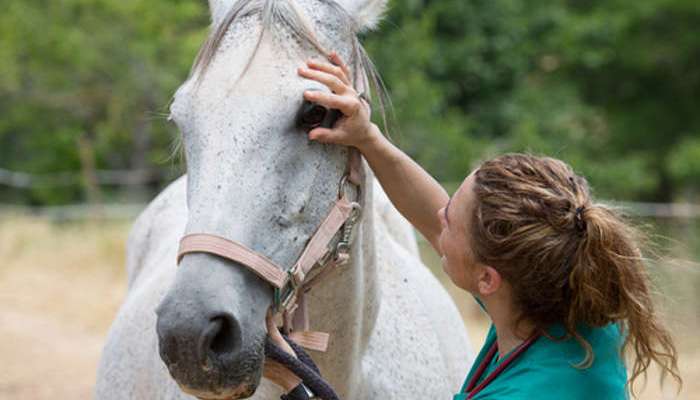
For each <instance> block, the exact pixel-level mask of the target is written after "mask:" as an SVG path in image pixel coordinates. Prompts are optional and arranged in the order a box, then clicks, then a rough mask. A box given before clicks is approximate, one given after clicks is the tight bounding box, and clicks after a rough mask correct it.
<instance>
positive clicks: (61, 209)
mask: <svg viewBox="0 0 700 400" xmlns="http://www.w3.org/2000/svg"><path fill="white" fill-rule="evenodd" d="M608 204H610V205H612V206H614V207H616V208H620V209H622V210H624V211H625V212H626V213H627V214H629V215H631V216H636V217H651V218H671V219H696V218H700V204H686V203H670V204H666V203H636V202H608ZM145 207H146V204H145V203H125V204H124V203H121V204H101V205H95V206H91V205H89V204H72V205H65V206H49V207H27V206H19V205H9V204H0V218H2V217H3V216H5V217H6V216H8V215H33V216H40V217H47V218H51V219H56V220H67V221H73V220H84V219H90V218H97V219H132V218H135V217H136V216H137V215H138V214H139V213H140V212H141V211H142V210H143V209H144V208H145Z"/></svg>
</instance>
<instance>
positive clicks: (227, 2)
mask: <svg viewBox="0 0 700 400" xmlns="http://www.w3.org/2000/svg"><path fill="white" fill-rule="evenodd" d="M235 2H236V0H209V11H210V12H211V21H212V23H213V25H214V26H217V25H218V24H219V22H221V20H222V19H224V17H225V16H226V13H227V12H228V10H230V9H231V7H233V4H234V3H235Z"/></svg>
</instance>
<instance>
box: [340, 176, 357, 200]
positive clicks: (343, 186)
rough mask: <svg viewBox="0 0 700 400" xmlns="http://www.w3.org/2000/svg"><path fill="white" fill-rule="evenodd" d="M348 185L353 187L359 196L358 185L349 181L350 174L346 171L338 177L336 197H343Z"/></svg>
mask: <svg viewBox="0 0 700 400" xmlns="http://www.w3.org/2000/svg"><path fill="white" fill-rule="evenodd" d="M348 185H352V186H354V187H355V190H356V191H357V198H360V190H361V188H360V186H358V185H356V184H354V183H352V182H350V174H349V173H346V174H345V175H343V177H342V178H340V183H339V184H338V199H342V198H343V196H344V195H345V193H346V192H347V187H348Z"/></svg>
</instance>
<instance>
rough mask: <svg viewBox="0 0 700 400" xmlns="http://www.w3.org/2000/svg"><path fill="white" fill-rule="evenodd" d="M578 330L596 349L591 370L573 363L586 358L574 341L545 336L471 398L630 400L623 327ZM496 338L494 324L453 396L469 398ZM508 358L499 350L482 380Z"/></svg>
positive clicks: (553, 331)
mask: <svg viewBox="0 0 700 400" xmlns="http://www.w3.org/2000/svg"><path fill="white" fill-rule="evenodd" d="M547 332H548V333H549V334H550V336H552V337H554V338H557V337H563V336H564V332H565V331H564V327H563V326H562V325H554V326H552V327H551V328H550V329H548V330H547ZM579 333H580V334H581V335H582V336H583V337H584V338H585V339H586V340H587V341H588V342H589V343H590V344H591V346H592V347H593V353H594V355H595V356H594V357H595V358H594V360H593V364H592V365H591V366H590V367H589V368H585V369H582V368H576V367H575V366H574V365H576V364H578V363H580V362H581V361H582V360H583V358H584V356H585V351H584V350H583V348H582V347H581V345H580V344H578V342H576V340H574V339H567V340H552V339H549V338H547V337H546V336H544V335H542V336H540V337H539V339H537V341H535V342H534V343H533V344H532V346H530V348H528V349H527V350H525V352H524V353H522V354H520V356H518V357H517V358H516V359H515V360H513V361H512V363H511V364H510V365H509V366H508V367H507V368H506V369H505V370H504V371H502V372H501V373H500V375H498V377H497V378H495V379H494V380H493V381H492V382H491V383H490V384H488V385H487V386H486V387H484V388H483V389H482V390H481V391H480V392H478V393H477V394H476V395H475V396H474V397H472V399H474V400H484V399H508V400H530V399H538V400H562V399H571V400H579V399H580V400H584V399H585V400H589V399H596V400H607V399H610V400H612V399H616V400H617V399H628V396H627V390H626V383H627V370H626V368H625V366H624V363H623V360H622V359H621V357H620V348H621V346H622V342H623V339H622V335H621V332H620V329H619V326H618V325H616V324H610V325H608V326H605V327H602V328H586V327H583V328H580V329H579ZM495 341H496V330H495V329H494V326H493V325H491V328H490V329H489V332H488V335H487V336H486V343H484V346H483V347H482V348H481V351H480V352H479V355H478V356H477V358H476V361H474V365H472V368H471V371H469V375H467V379H466V380H465V382H464V384H463V385H462V389H461V390H460V393H459V394H456V395H455V396H454V400H466V399H467V396H468V395H469V394H468V393H465V390H466V386H467V384H468V382H469V380H470V379H471V377H472V375H473V374H474V373H475V372H476V369H477V368H478V366H479V365H480V364H481V361H482V360H483V359H484V358H485V357H486V353H488V350H489V348H490V347H491V345H492V344H493V343H494V342H495ZM505 358H507V356H506V357H503V358H499V357H498V353H496V356H495V357H494V358H493V359H492V361H491V363H490V364H489V366H488V367H487V368H486V370H485V371H484V373H483V374H482V375H481V378H480V379H479V382H481V380H483V379H485V378H486V377H487V376H488V375H489V373H491V371H493V370H494V369H495V368H496V367H497V366H498V364H499V362H500V361H501V360H502V359H505ZM479 382H477V385H478V384H479Z"/></svg>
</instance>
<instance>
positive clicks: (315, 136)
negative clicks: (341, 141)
mask: <svg viewBox="0 0 700 400" xmlns="http://www.w3.org/2000/svg"><path fill="white" fill-rule="evenodd" d="M309 139H311V140H315V141H317V142H320V143H334V141H333V130H331V129H327V128H315V129H312V130H311V131H310V132H309Z"/></svg>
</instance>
